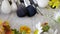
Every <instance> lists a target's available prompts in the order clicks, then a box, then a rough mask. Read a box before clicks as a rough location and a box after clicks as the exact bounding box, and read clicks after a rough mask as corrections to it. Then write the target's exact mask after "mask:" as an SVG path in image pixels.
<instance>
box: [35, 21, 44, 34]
mask: <svg viewBox="0 0 60 34" xmlns="http://www.w3.org/2000/svg"><path fill="white" fill-rule="evenodd" d="M36 28H37V29H38V30H39V32H38V34H41V33H42V32H43V30H42V26H41V23H40V22H39V23H38V24H36Z"/></svg>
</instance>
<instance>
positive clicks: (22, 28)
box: [20, 26, 31, 33]
mask: <svg viewBox="0 0 60 34" xmlns="http://www.w3.org/2000/svg"><path fill="white" fill-rule="evenodd" d="M23 31H26V33H30V32H31V29H30V28H29V27H27V26H21V27H20V32H23Z"/></svg>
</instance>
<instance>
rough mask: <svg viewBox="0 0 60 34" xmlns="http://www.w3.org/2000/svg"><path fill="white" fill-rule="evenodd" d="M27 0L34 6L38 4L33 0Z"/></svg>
mask: <svg viewBox="0 0 60 34" xmlns="http://www.w3.org/2000/svg"><path fill="white" fill-rule="evenodd" d="M29 1H30V4H31V5H34V6H35V7H37V6H38V4H36V3H35V2H34V1H33V0H29Z"/></svg>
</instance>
